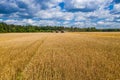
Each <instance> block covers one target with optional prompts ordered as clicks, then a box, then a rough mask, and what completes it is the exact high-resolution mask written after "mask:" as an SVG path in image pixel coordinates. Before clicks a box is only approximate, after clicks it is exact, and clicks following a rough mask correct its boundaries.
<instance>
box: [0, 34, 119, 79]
mask: <svg viewBox="0 0 120 80" xmlns="http://www.w3.org/2000/svg"><path fill="white" fill-rule="evenodd" d="M0 80H120V33H119V32H116V33H115V32H110V33H107V32H106V33H103V32H101V33H99V32H91V33H89V32H86V33H85V32H81V33H63V34H62V33H3V34H0Z"/></svg>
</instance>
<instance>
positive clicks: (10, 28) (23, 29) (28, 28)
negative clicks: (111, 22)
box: [0, 22, 120, 33]
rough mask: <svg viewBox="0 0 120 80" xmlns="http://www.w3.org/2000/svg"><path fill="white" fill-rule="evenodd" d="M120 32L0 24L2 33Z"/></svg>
mask: <svg viewBox="0 0 120 80" xmlns="http://www.w3.org/2000/svg"><path fill="white" fill-rule="evenodd" d="M56 30H58V31H61V30H64V31H67V32H118V31H120V29H96V28H95V27H88V28H79V27H63V26H32V25H26V26H24V25H14V24H6V23H3V22H0V33H8V32H54V31H56Z"/></svg>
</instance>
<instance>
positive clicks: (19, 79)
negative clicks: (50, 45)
mask: <svg viewBox="0 0 120 80" xmlns="http://www.w3.org/2000/svg"><path fill="white" fill-rule="evenodd" d="M46 39H47V37H45V38H44V39H43V40H42V41H41V42H40V43H39V40H38V41H37V42H38V43H39V44H38V43H37V42H36V44H38V45H37V47H35V49H34V52H33V53H34V54H32V55H31V57H30V58H29V60H28V61H27V63H26V65H25V66H24V68H23V70H20V71H17V75H16V77H15V79H17V80H22V78H23V76H22V72H23V71H24V70H25V68H26V67H27V66H28V65H29V64H30V62H31V61H32V60H33V58H34V56H35V55H36V54H37V51H38V50H39V48H40V47H41V46H42V44H44V42H45V40H46Z"/></svg>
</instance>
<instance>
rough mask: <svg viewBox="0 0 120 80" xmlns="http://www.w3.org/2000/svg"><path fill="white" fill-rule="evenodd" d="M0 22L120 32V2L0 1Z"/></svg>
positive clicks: (108, 0)
mask: <svg viewBox="0 0 120 80" xmlns="http://www.w3.org/2000/svg"><path fill="white" fill-rule="evenodd" d="M0 22H6V23H8V24H17V25H26V24H27V25H28V24H31V25H44V26H46V25H51V26H68V27H69V26H76V27H93V26H95V27H97V28H120V0H1V1H0Z"/></svg>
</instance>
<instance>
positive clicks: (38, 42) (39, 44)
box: [0, 37, 47, 80]
mask: <svg viewBox="0 0 120 80" xmlns="http://www.w3.org/2000/svg"><path fill="white" fill-rule="evenodd" d="M46 38H47V37H45V38H44V39H42V40H41V39H40V40H39V39H38V40H36V41H34V42H32V43H31V44H29V45H28V46H26V47H25V48H24V49H23V50H22V51H21V52H19V53H22V54H23V53H26V51H27V50H29V49H31V47H33V46H35V49H34V51H33V52H32V55H30V58H29V59H28V60H27V63H25V64H27V65H28V64H29V63H30V61H31V60H32V58H33V57H34V55H35V54H36V51H37V50H38V49H39V48H40V47H41V46H42V44H43V43H44V41H45V39H46ZM36 46H37V47H36ZM10 53H12V50H11V49H10ZM15 55H17V54H14V56H15ZM7 56H8V55H7ZM10 60H11V61H10V62H11V63H12V62H14V61H15V60H16V57H14V58H12V59H10ZM6 62H7V61H6ZM6 65H7V64H6V63H4V65H3V67H2V68H1V70H0V71H1V72H2V71H4V68H5V66H6ZM25 67H26V66H23V70H24V68H25ZM23 70H21V69H17V71H16V72H17V73H16V75H12V77H11V78H12V80H14V79H17V78H18V77H19V76H20V75H21V73H22V71H23ZM1 74H2V73H0V75H1ZM0 79H1V77H0ZM1 80H3V79H1ZM17 80H19V78H18V79H17Z"/></svg>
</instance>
